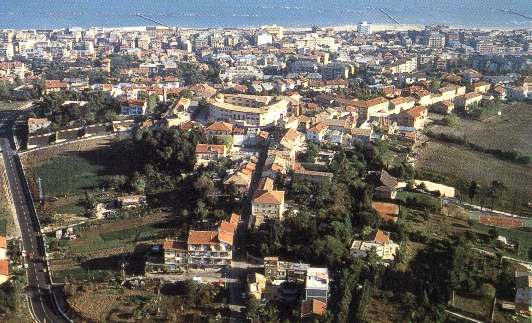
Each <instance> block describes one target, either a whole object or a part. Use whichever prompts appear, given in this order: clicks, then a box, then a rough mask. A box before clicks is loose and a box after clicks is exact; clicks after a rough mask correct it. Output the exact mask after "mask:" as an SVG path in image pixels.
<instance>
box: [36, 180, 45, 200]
mask: <svg viewBox="0 0 532 323" xmlns="http://www.w3.org/2000/svg"><path fill="white" fill-rule="evenodd" d="M37 183H38V184H39V200H40V201H41V204H44V191H43V189H42V180H41V178H40V177H39V178H37Z"/></svg>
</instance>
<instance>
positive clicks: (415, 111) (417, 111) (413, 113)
mask: <svg viewBox="0 0 532 323" xmlns="http://www.w3.org/2000/svg"><path fill="white" fill-rule="evenodd" d="M426 111H427V108H426V107H423V106H417V107H413V108H412V109H408V110H406V111H405V113H406V114H408V115H409V116H410V117H412V118H413V119H417V118H419V117H421V116H422V115H423V113H425V112H426Z"/></svg>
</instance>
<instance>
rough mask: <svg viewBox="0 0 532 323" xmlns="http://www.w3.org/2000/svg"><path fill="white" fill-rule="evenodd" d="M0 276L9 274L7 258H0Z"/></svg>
mask: <svg viewBox="0 0 532 323" xmlns="http://www.w3.org/2000/svg"><path fill="white" fill-rule="evenodd" d="M0 276H9V262H8V261H7V259H1V260H0Z"/></svg>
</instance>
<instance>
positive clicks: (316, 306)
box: [301, 298, 327, 316]
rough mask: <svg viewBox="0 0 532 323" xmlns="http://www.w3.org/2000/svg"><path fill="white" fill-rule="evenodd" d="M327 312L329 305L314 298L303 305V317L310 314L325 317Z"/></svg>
mask: <svg viewBox="0 0 532 323" xmlns="http://www.w3.org/2000/svg"><path fill="white" fill-rule="evenodd" d="M326 310H327V304H326V303H324V302H322V301H320V300H317V299H314V298H313V299H309V300H308V301H305V302H303V303H302V304H301V316H306V315H310V314H315V315H323V314H324V313H325V311H326Z"/></svg>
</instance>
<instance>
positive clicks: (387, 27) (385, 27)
mask: <svg viewBox="0 0 532 323" xmlns="http://www.w3.org/2000/svg"><path fill="white" fill-rule="evenodd" d="M430 25H436V24H382V23H374V24H372V26H373V31H374V32H382V31H396V32H397V31H419V30H423V29H425V27H426V26H430ZM442 25H445V26H448V27H449V28H450V29H468V30H479V31H495V30H500V31H511V30H523V29H525V30H532V24H531V25H530V26H527V27H525V26H523V27H518V26H515V27H508V26H507V27H501V26H467V25H451V24H442ZM278 26H281V27H283V28H284V30H285V31H287V32H309V31H311V30H312V26H305V27H304V26H301V27H294V26H283V25H278ZM147 27H156V28H161V29H164V28H166V27H164V26H160V25H157V24H152V25H150V24H146V25H142V26H140V25H139V26H116V27H109V26H90V27H81V26H68V27H66V26H65V27H54V28H3V27H1V26H0V30H63V29H78V28H79V29H83V30H88V29H93V28H96V29H99V30H121V31H125V32H135V31H145V30H146V28H147ZM172 27H173V28H177V29H180V30H250V31H251V30H256V29H259V28H260V27H261V26H260V25H257V26H241V27H230V26H227V27H194V26H172ZM318 27H320V28H332V29H334V30H335V31H354V30H356V28H357V25H356V24H347V25H346V24H344V25H322V26H321V25H319V26H318Z"/></svg>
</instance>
